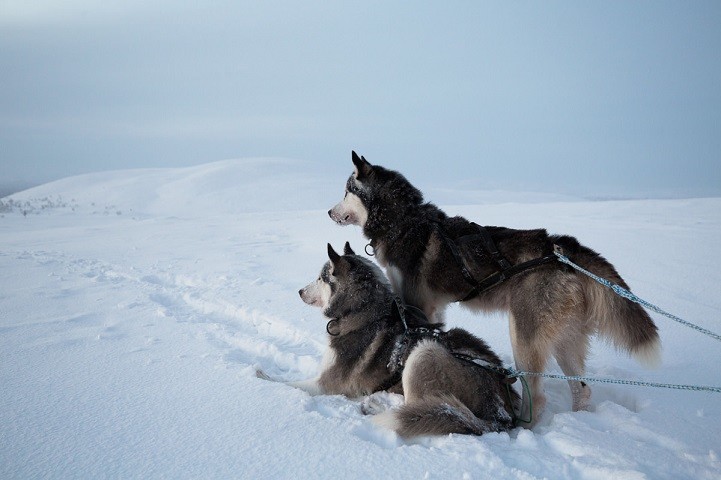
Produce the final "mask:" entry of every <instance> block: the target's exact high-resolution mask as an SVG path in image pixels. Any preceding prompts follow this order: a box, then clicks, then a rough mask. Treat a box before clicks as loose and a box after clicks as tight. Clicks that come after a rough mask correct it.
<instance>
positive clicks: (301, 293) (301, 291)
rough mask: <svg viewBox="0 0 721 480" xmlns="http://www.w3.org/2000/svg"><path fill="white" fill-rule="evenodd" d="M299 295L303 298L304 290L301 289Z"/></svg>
mask: <svg viewBox="0 0 721 480" xmlns="http://www.w3.org/2000/svg"><path fill="white" fill-rule="evenodd" d="M298 295H300V296H301V297H302V296H303V289H302V288H301V289H300V290H298Z"/></svg>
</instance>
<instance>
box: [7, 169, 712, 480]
mask: <svg viewBox="0 0 721 480" xmlns="http://www.w3.org/2000/svg"><path fill="white" fill-rule="evenodd" d="M306 167H307V166H306V165H305V164H303V163H301V162H297V161H293V160H285V159H272V160H267V159H250V160H237V161H225V162H216V163H211V164H208V165H203V166H200V167H192V168H184V169H162V170H132V171H118V172H110V173H98V174H91V175H84V176H79V177H73V178H68V179H64V180H60V181H57V182H53V183H50V184H46V185H43V186H40V187H36V188H33V189H30V190H27V191H24V192H21V193H18V194H15V195H13V196H11V197H8V198H4V199H2V204H0V245H2V249H1V250H0V271H1V272H2V277H0V286H1V288H0V352H2V353H1V354H0V385H2V401H0V478H8V479H10V478H35V477H48V478H107V477H111V478H159V477H162V478H274V479H275V478H338V477H343V478H348V479H351V478H379V479H380V478H383V479H386V478H409V479H411V478H413V479H415V478H522V479H529V478H554V479H559V478H560V479H563V478H567V479H576V478H579V479H595V478H604V479H605V478H618V479H640V478H648V479H657V478H668V479H684V478H688V479H718V478H721V460H719V455H720V454H721V409H719V405H721V403H720V401H721V395H719V394H713V393H699V392H684V391H676V390H658V389H648V388H640V387H627V386H621V385H602V384H595V385H592V388H593V393H594V397H593V401H592V409H591V411H589V412H578V413H572V412H570V394H569V392H568V388H567V386H566V385H565V383H563V382H560V381H553V380H548V381H546V384H545V385H546V391H547V394H548V397H549V405H548V407H547V411H546V413H545V416H544V418H543V419H542V421H541V422H540V424H539V425H538V426H537V427H536V428H535V429H534V430H532V431H529V430H523V429H516V430H514V431H513V432H511V434H510V435H508V434H489V435H484V436H482V437H470V436H460V435H453V436H449V437H442V438H427V439H421V440H419V441H416V442H413V443H407V442H404V441H403V440H401V439H399V438H398V437H397V436H396V435H395V434H393V433H391V432H389V431H386V430H383V429H381V428H379V427H376V426H374V425H373V424H372V423H371V422H370V421H369V419H368V418H367V417H364V416H363V415H362V414H361V413H360V410H359V402H358V401H357V400H354V399H347V398H343V397H336V396H325V397H310V396H308V395H307V394H306V393H304V392H302V391H299V390H295V389H293V388H290V387H288V386H285V385H283V384H280V383H270V382H266V381H262V380H259V379H257V378H256V377H255V374H254V372H255V369H256V368H258V367H262V368H263V369H264V370H266V371H267V372H269V373H270V374H272V375H276V376H279V377H281V378H284V379H288V380H291V379H293V380H295V379H303V378H308V377H311V376H313V375H314V374H315V373H316V372H317V370H318V368H319V365H320V360H321V355H322V352H323V350H324V345H325V322H324V320H323V318H322V316H321V315H320V312H319V311H318V310H317V309H314V308H312V307H309V306H307V305H305V304H303V303H302V302H301V301H300V299H299V298H298V294H297V291H298V289H299V288H300V287H302V286H304V285H305V284H306V283H308V282H309V281H310V280H312V279H313V278H315V276H316V275H317V274H318V271H319V269H320V267H321V265H322V263H323V262H324V261H325V259H326V257H325V244H326V242H331V243H333V244H335V245H336V246H340V245H342V242H344V241H346V240H349V241H350V242H351V244H352V245H354V246H356V247H358V248H357V250H360V249H361V248H360V247H362V245H364V243H365V242H364V240H363V238H362V236H361V233H360V231H359V229H357V228H355V227H346V228H341V227H338V226H336V225H335V224H333V223H332V222H331V221H330V220H329V219H328V217H327V214H326V211H327V209H328V208H329V207H331V206H332V205H333V204H334V203H335V202H336V201H338V200H339V199H340V196H341V194H342V191H343V185H344V182H345V178H335V177H331V176H329V175H323V174H319V173H311V172H312V169H308V168H306ZM408 173H409V174H410V173H411V172H408ZM426 193H427V197H428V200H437V199H436V198H434V196H433V192H432V191H428V192H426ZM446 193H448V192H446ZM450 198H452V196H451V195H450V194H448V195H446V196H443V197H442V202H443V203H444V204H448V205H451V206H447V207H445V208H446V210H447V211H448V212H449V213H453V214H463V215H465V216H467V217H469V218H471V219H473V220H474V221H477V222H479V223H483V224H497V225H506V226H509V227H517V228H526V227H546V228H547V229H548V230H549V231H551V232H554V233H567V234H571V235H574V236H576V237H578V238H579V239H580V240H581V241H582V242H584V243H585V244H587V245H589V246H591V247H592V248H595V249H597V250H598V251H600V252H602V253H603V254H604V256H606V257H607V258H608V259H609V260H611V261H612V262H613V263H614V264H615V265H616V266H617V268H618V269H619V271H620V272H621V274H622V275H623V276H624V277H625V278H626V279H627V280H628V282H629V283H630V284H631V287H632V288H633V290H634V291H635V292H636V293H637V294H638V295H639V296H641V297H642V298H645V299H647V300H649V301H651V302H653V303H656V304H658V305H660V306H661V307H662V308H664V309H666V310H669V311H671V312H673V313H675V314H677V315H679V316H681V317H683V318H685V319H686V320H689V321H692V322H694V323H698V324H700V325H701V326H703V327H705V328H708V329H710V330H712V331H715V332H719V331H721V295H719V294H720V293H721V286H720V285H721V283H720V280H721V273H719V272H721V258H720V257H719V255H718V253H717V248H718V245H719V240H721V199H719V198H710V199H690V200H643V201H640V200H639V201H614V202H586V201H578V199H575V200H573V201H571V199H569V201H559V200H562V199H560V198H549V200H553V201H552V202H548V203H528V202H530V201H531V200H532V199H531V198H530V197H529V196H528V195H520V196H519V197H518V198H519V201H522V202H525V203H503V204H492V203H487V202H484V203H483V204H477V205H464V206H453V204H454V202H452V201H450ZM475 198H479V199H480V198H487V197H484V196H483V194H482V193H481V194H478V196H477V197H475ZM510 200H512V198H511V197H510V196H509V195H508V194H507V195H506V196H504V198H503V201H504V202H509V201H510ZM536 200H537V198H536ZM489 201H490V199H489ZM457 203H458V204H460V203H464V202H463V201H462V200H459V201H458V202H457ZM447 318H448V323H449V324H450V325H451V326H462V327H464V328H467V329H469V330H471V331H473V332H474V333H476V334H477V335H479V336H481V337H483V338H485V339H486V340H487V341H488V342H489V343H490V345H491V346H493V348H494V349H495V350H496V351H497V352H499V354H501V356H502V358H503V359H504V361H505V362H507V363H509V364H510V362H511V360H512V357H511V348H510V342H509V339H508V331H507V330H508V327H507V322H506V320H505V319H503V318H500V317H497V316H481V315H472V314H470V313H468V312H466V311H465V310H463V309H461V308H458V307H455V306H454V307H452V308H451V309H450V310H449V312H448V315H447ZM653 318H654V319H655V320H656V322H657V324H658V325H659V327H660V331H661V337H662V341H663V345H664V357H663V365H662V366H661V367H660V368H659V369H657V370H653V371H649V370H645V369H643V368H642V367H640V366H638V365H637V364H636V363H634V362H633V361H632V360H630V359H628V358H626V357H625V356H623V355H621V354H618V353H616V352H615V351H614V350H613V349H612V348H610V347H608V346H606V345H604V344H602V343H600V342H598V341H596V342H594V344H593V348H592V354H591V358H590V360H589V369H588V370H589V371H588V374H589V375H594V376H604V377H613V378H617V379H639V380H648V381H654V382H667V383H683V384H701V385H714V386H720V385H721V370H720V369H719V368H718V364H719V361H720V360H721V353H719V352H721V349H719V345H718V343H717V342H716V341H715V340H713V339H711V338H708V337H704V336H701V335H700V334H699V333H697V332H695V331H693V330H690V329H688V328H685V327H683V326H680V325H678V324H675V323H673V322H672V321H671V320H669V319H666V318H665V317H661V316H659V315H656V314H653ZM550 370H551V371H552V372H555V373H558V371H559V370H558V368H557V367H556V366H555V365H551V367H550Z"/></svg>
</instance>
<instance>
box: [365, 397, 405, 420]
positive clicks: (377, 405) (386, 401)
mask: <svg viewBox="0 0 721 480" xmlns="http://www.w3.org/2000/svg"><path fill="white" fill-rule="evenodd" d="M401 405H403V395H398V394H395V393H388V392H376V393H374V394H372V395H368V396H367V397H365V398H364V399H363V401H362V402H361V406H360V409H361V413H363V415H378V414H379V413H383V412H385V411H386V410H390V409H391V408H396V407H399V406H401Z"/></svg>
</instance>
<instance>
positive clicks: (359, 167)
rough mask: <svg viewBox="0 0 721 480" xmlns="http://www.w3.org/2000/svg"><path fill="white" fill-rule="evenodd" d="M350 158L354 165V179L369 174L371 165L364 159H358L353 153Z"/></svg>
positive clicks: (371, 168)
mask: <svg viewBox="0 0 721 480" xmlns="http://www.w3.org/2000/svg"><path fill="white" fill-rule="evenodd" d="M352 157H353V165H355V174H356V178H361V177H364V176H366V175H368V174H370V173H371V171H372V170H373V165H371V164H370V163H369V162H368V160H366V159H365V157H359V156H358V154H357V153H355V152H352Z"/></svg>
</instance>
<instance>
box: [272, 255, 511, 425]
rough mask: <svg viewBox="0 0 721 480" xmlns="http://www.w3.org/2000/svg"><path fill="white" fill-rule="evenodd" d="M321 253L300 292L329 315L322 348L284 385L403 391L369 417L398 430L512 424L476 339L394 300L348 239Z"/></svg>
mask: <svg viewBox="0 0 721 480" xmlns="http://www.w3.org/2000/svg"><path fill="white" fill-rule="evenodd" d="M328 256H329V258H330V261H328V262H327V263H326V264H325V266H324V267H323V269H322V271H321V273H320V276H319V277H318V279H317V280H315V281H314V282H312V283H310V284H309V285H308V286H306V287H305V288H303V289H301V290H300V296H301V298H302V299H303V301H304V302H305V303H307V304H309V305H313V306H316V307H320V308H322V309H323V314H324V315H325V316H326V317H327V318H329V321H328V324H327V326H326V330H327V331H328V334H329V338H330V342H329V349H328V351H327V352H326V355H325V358H324V361H323V369H322V372H321V374H320V376H319V377H318V378H317V379H313V380H307V381H304V382H297V383H291V385H293V386H295V387H298V388H302V389H304V390H306V391H308V392H309V393H311V394H342V395H346V396H349V397H358V396H362V395H370V394H372V393H373V392H377V391H381V390H389V391H391V392H394V393H403V394H404V396H405V403H404V405H403V406H401V407H400V408H399V409H397V410H390V411H387V412H384V413H383V414H381V415H378V416H376V417H375V421H376V422H377V423H380V424H382V425H385V426H389V427H390V428H392V429H394V430H395V431H396V432H398V434H399V435H401V436H404V437H413V436H417V435H444V434H448V433H468V434H476V435H481V434H483V433H487V432H499V431H505V430H509V429H510V428H512V426H513V422H512V419H511V415H512V414H513V412H514V410H515V409H518V408H519V407H520V405H519V404H520V397H519V396H518V394H516V392H515V391H514V390H513V389H511V388H508V386H507V385H506V384H505V378H504V375H503V374H502V373H497V372H499V369H500V370H502V367H501V361H500V360H499V359H498V357H497V356H496V355H495V354H494V353H493V352H492V351H491V349H490V348H489V347H488V346H487V345H486V343H485V342H483V340H481V339H479V338H476V337H474V336H473V335H471V334H470V333H468V332H466V331H465V330H461V329H458V328H454V329H452V330H450V331H448V332H443V331H441V330H440V329H439V328H438V325H431V324H430V323H428V322H427V321H426V319H425V318H423V316H422V314H420V312H418V315H413V310H414V309H412V308H409V309H407V310H406V309H405V308H404V307H402V306H400V305H398V303H397V302H396V300H395V299H394V296H393V293H392V291H391V288H390V285H389V284H388V282H387V279H386V278H385V276H384V275H383V273H382V272H381V270H380V269H379V268H378V267H377V266H376V265H375V264H374V263H372V262H370V261H368V260H367V259H365V258H362V257H359V256H357V255H355V254H354V253H353V251H352V250H351V248H350V245H349V244H348V243H346V245H345V250H344V255H342V256H341V255H339V254H337V253H336V252H335V251H334V250H333V248H332V247H331V246H330V245H328ZM481 365H482V366H481ZM259 376H261V377H264V375H263V374H262V373H259Z"/></svg>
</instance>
